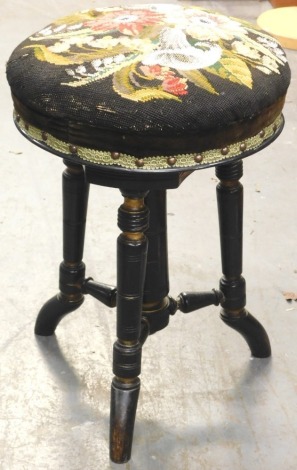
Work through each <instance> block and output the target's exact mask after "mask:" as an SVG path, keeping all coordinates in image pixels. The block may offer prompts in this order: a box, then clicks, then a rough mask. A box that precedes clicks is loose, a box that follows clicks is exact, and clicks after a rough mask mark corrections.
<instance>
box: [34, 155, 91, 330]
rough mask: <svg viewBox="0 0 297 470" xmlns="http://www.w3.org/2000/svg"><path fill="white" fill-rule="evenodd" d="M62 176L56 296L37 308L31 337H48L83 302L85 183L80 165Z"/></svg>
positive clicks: (86, 185)
mask: <svg viewBox="0 0 297 470" xmlns="http://www.w3.org/2000/svg"><path fill="white" fill-rule="evenodd" d="M65 164H66V166H67V168H66V170H65V171H64V173H63V186H62V187H63V257H64V261H63V262H62V263H61V265H60V282H59V287H60V293H59V294H58V295H56V296H54V297H52V298H51V299H50V300H49V301H48V302H46V303H45V304H44V306H43V307H42V308H41V310H40V312H39V314H38V317H37V320H36V323H35V334H37V335H41V336H50V335H52V334H54V332H55V329H56V327H57V325H58V324H59V322H60V321H61V320H62V318H63V317H64V316H65V315H67V314H68V313H70V312H73V311H74V310H76V309H77V308H78V307H80V305H81V304H82V303H83V300H84V296H83V294H82V291H81V286H82V284H83V282H84V279H85V265H84V263H83V262H82V257H83V247H84V236H85V226H86V215H87V205H88V194H89V183H88V182H87V181H86V177H85V171H84V168H83V167H82V166H81V165H76V164H72V163H71V164H70V163H67V162H66V161H65Z"/></svg>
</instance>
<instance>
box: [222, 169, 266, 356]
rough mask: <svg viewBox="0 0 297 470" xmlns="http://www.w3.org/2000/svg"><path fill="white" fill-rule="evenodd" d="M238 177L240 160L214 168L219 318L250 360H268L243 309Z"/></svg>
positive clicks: (261, 337) (262, 335) (262, 339)
mask: <svg viewBox="0 0 297 470" xmlns="http://www.w3.org/2000/svg"><path fill="white" fill-rule="evenodd" d="M242 174H243V166H242V161H241V160H239V161H236V162H233V163H228V164H224V165H220V166H217V167H216V175H217V177H218V178H219V179H220V182H219V184H218V186H217V200H218V212H219V224H220V239H221V256H222V271H223V277H222V279H221V281H220V290H221V291H222V292H223V294H224V297H225V299H224V301H223V302H222V304H221V305H222V307H223V308H222V312H221V318H222V320H223V321H224V322H225V323H226V324H227V325H229V326H230V327H231V328H233V329H235V330H236V331H238V332H239V333H240V334H241V335H242V336H243V337H244V338H245V340H246V342H247V343H248V345H249V347H250V350H251V352H252V355H253V356H255V357H268V356H270V354H271V349H270V343H269V338H268V336H267V333H266V331H265V329H264V328H263V326H262V325H261V324H260V323H259V322H258V321H257V320H256V319H255V318H254V317H253V316H252V315H251V314H250V313H249V312H248V311H247V310H246V309H245V304H246V294H245V280H244V278H243V277H242V275H241V273H242V226H243V187H242V184H241V183H240V182H239V179H240V178H241V176H242Z"/></svg>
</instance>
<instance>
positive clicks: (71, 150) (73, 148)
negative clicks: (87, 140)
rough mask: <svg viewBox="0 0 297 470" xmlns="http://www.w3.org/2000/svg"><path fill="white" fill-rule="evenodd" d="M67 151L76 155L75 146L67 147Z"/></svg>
mask: <svg viewBox="0 0 297 470" xmlns="http://www.w3.org/2000/svg"><path fill="white" fill-rule="evenodd" d="M69 150H70V152H71V153H77V147H76V146H75V145H69Z"/></svg>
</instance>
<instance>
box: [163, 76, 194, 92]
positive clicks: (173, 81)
mask: <svg viewBox="0 0 297 470" xmlns="http://www.w3.org/2000/svg"><path fill="white" fill-rule="evenodd" d="M162 88H163V90H165V91H168V93H172V94H173V95H177V96H180V95H186V94H187V93H188V92H187V88H188V85H187V83H186V79H185V78H179V77H175V76H174V75H173V74H168V75H167V77H166V78H165V80H164V81H163V83H162Z"/></svg>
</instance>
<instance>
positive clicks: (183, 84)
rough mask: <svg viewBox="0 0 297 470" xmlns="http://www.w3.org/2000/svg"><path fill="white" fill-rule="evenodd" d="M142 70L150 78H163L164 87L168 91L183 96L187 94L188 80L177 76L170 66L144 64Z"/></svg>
mask: <svg viewBox="0 0 297 470" xmlns="http://www.w3.org/2000/svg"><path fill="white" fill-rule="evenodd" d="M140 69H141V71H142V72H143V73H144V74H145V75H146V76H147V77H149V78H155V79H157V80H162V85H161V86H162V88H163V90H164V91H167V93H171V94H172V95H176V96H181V95H187V93H188V92H187V88H188V85H187V80H186V79H185V78H180V77H177V76H176V75H175V73H174V71H173V70H170V68H169V67H161V66H160V65H149V66H148V65H143V66H142V67H140Z"/></svg>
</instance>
